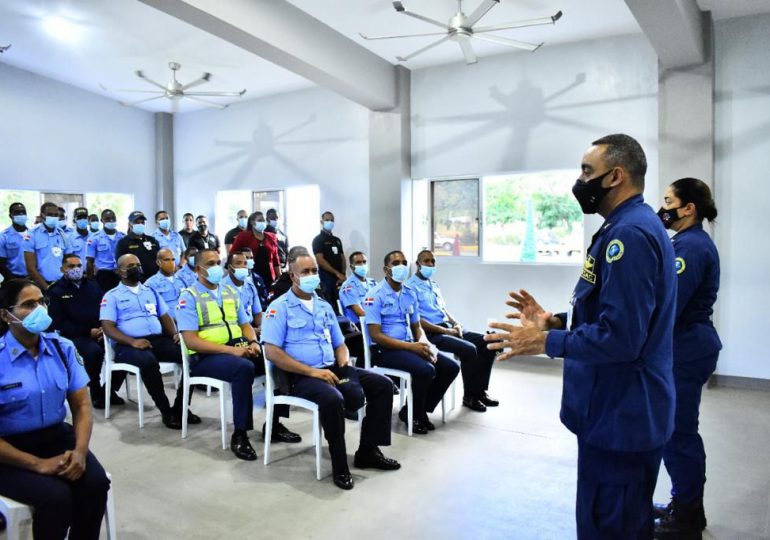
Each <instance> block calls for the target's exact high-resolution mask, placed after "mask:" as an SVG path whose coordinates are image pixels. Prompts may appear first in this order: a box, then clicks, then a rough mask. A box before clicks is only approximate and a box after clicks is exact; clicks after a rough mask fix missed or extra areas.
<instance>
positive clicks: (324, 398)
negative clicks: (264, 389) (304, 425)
mask: <svg viewBox="0 0 770 540" xmlns="http://www.w3.org/2000/svg"><path fill="white" fill-rule="evenodd" d="M327 369H330V370H331V371H332V372H333V373H334V374H335V375H337V378H339V379H340V384H338V385H337V386H332V385H330V384H329V383H327V382H324V381H322V380H321V379H315V378H313V377H305V376H303V375H296V374H293V375H292V376H291V379H292V380H291V382H292V385H291V395H293V396H297V397H301V398H304V399H307V400H309V401H312V402H313V403H317V404H318V412H319V415H320V420H321V427H323V430H324V434H325V436H326V440H327V442H328V443H329V454H330V455H331V458H332V469H333V470H334V474H342V473H345V472H347V471H348V470H349V469H348V460H347V450H346V449H345V411H346V410H347V411H357V410H358V409H360V408H361V407H363V406H364V403H366V416H365V417H364V421H363V424H362V425H361V442H360V446H359V449H360V450H362V451H367V450H371V449H372V448H374V447H376V446H388V445H390V416H391V411H392V410H393V383H392V382H390V379H388V378H387V377H383V376H382V375H379V374H377V373H372V372H371V371H366V370H364V369H358V368H355V367H353V366H343V367H340V366H338V365H337V363H336V362H335V363H334V364H333V365H332V366H329V367H328V368H327ZM345 379H347V381H346V382H345Z"/></svg>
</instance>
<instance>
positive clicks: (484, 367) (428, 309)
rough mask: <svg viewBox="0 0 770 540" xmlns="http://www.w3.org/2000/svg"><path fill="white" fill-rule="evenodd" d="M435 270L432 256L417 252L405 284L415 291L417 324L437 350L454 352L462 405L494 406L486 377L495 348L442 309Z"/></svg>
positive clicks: (480, 408)
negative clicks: (457, 367)
mask: <svg viewBox="0 0 770 540" xmlns="http://www.w3.org/2000/svg"><path fill="white" fill-rule="evenodd" d="M435 270H436V258H435V257H434V256H433V253H432V252H431V251H430V250H428V249H424V250H422V251H421V252H420V253H418V254H417V272H416V273H415V274H414V275H412V277H410V278H409V279H407V280H406V285H408V286H409V287H411V288H412V289H413V290H414V291H415V292H416V293H417V302H418V307H419V310H420V324H421V325H422V329H423V330H424V331H425V335H426V336H427V338H428V341H430V342H431V343H433V344H434V345H435V346H436V347H438V349H439V350H440V351H444V352H447V353H451V354H456V355H457V357H458V358H459V359H460V367H461V371H462V377H463V387H464V388H465V393H464V395H463V405H464V406H465V407H468V408H469V409H471V410H473V411H476V412H485V411H486V410H487V407H497V406H498V405H499V404H500V402H499V401H497V400H496V399H493V398H491V397H489V395H488V394H487V388H489V377H490V375H491V374H492V365H493V364H494V363H495V352H494V351H490V350H489V349H487V344H486V342H485V341H484V336H483V335H482V334H478V333H476V332H467V331H465V330H464V329H463V327H462V325H461V324H460V323H459V322H457V319H455V318H454V317H452V314H451V313H449V311H447V309H446V303H445V302H444V297H443V296H442V295H441V289H439V286H438V284H437V283H436V282H435V281H433V280H432V279H431V276H433V273H434V271H435Z"/></svg>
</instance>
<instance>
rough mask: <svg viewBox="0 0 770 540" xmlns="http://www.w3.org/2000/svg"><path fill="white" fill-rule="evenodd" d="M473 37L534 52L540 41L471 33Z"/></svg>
mask: <svg viewBox="0 0 770 540" xmlns="http://www.w3.org/2000/svg"><path fill="white" fill-rule="evenodd" d="M473 37H474V38H475V39H481V40H483V41H489V42H491V43H497V44H499V45H507V46H508V47H516V48H517V49H524V50H525V51H529V52H534V51H536V50H538V49H539V48H540V46H541V45H542V43H538V44H535V43H525V42H523V41H516V40H514V39H508V38H502V37H498V36H487V35H485V34H483V35H476V34H475V33H474V34H473Z"/></svg>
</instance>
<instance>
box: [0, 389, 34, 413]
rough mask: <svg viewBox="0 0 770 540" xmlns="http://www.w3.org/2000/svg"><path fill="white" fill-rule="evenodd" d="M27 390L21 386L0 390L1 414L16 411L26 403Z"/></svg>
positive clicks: (27, 397)
mask: <svg viewBox="0 0 770 540" xmlns="http://www.w3.org/2000/svg"><path fill="white" fill-rule="evenodd" d="M28 401H29V390H27V389H26V388H24V387H23V386H19V387H18V388H10V389H7V390H0V411H1V412H2V413H3V414H6V413H11V412H13V411H17V410H19V409H21V408H22V407H25V406H26V405H27V402H28Z"/></svg>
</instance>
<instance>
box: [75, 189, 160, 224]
mask: <svg viewBox="0 0 770 540" xmlns="http://www.w3.org/2000/svg"><path fill="white" fill-rule="evenodd" d="M85 207H86V208H88V213H89V214H96V215H97V216H99V217H100V218H101V214H102V210H107V209H110V210H112V211H113V212H115V218H116V219H117V223H118V230H121V231H125V230H126V229H128V214H130V213H131V212H133V211H134V210H135V208H134V195H133V193H86V204H85ZM148 219H149V220H150V222H153V216H148Z"/></svg>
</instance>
